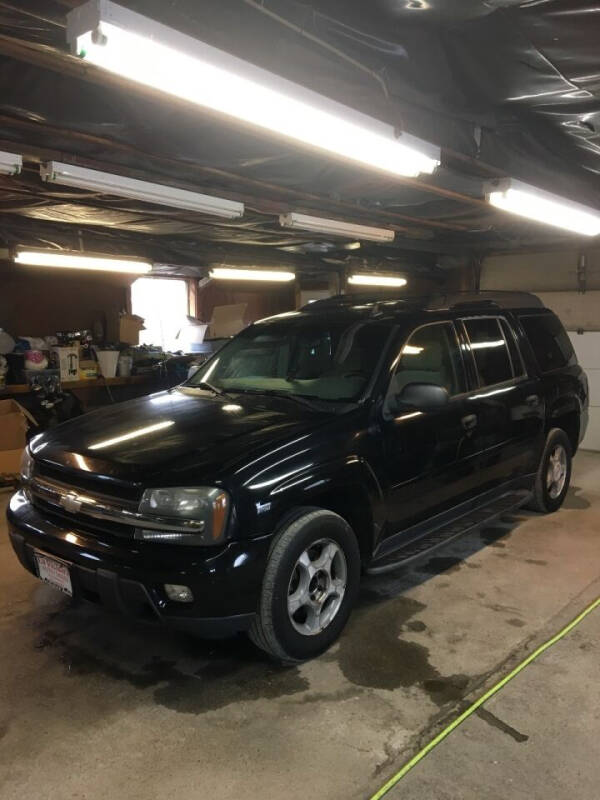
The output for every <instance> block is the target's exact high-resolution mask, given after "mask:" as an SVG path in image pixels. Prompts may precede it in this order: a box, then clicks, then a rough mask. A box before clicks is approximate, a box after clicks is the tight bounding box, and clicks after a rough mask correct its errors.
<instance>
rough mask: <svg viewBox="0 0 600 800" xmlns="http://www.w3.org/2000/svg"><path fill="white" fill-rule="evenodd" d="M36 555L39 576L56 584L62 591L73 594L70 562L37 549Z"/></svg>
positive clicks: (47, 581)
mask: <svg viewBox="0 0 600 800" xmlns="http://www.w3.org/2000/svg"><path fill="white" fill-rule="evenodd" d="M34 556H35V562H36V564H37V572H38V576H39V578H40V579H41V580H43V581H45V583H50V584H51V585H52V586H56V588H57V589H60V590H61V592H64V593H65V594H68V595H69V596H72V595H73V587H72V585H71V575H70V574H69V566H68V564H66V563H65V562H64V561H59V560H58V559H56V558H51V557H50V556H47V555H46V554H45V553H38V552H37V551H35V552H34Z"/></svg>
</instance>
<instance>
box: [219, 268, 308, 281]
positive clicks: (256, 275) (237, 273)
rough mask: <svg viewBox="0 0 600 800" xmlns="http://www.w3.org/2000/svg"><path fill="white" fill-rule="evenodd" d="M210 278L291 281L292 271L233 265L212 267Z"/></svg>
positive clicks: (293, 276)
mask: <svg viewBox="0 0 600 800" xmlns="http://www.w3.org/2000/svg"><path fill="white" fill-rule="evenodd" d="M209 274H210V277H211V278H222V279H224V280H229V281H278V282H280V283H286V282H287V281H293V280H294V278H295V277H296V275H295V274H294V273H293V272H280V271H278V270H266V269H234V268H233V267H214V268H213V269H211V271H210V273H209Z"/></svg>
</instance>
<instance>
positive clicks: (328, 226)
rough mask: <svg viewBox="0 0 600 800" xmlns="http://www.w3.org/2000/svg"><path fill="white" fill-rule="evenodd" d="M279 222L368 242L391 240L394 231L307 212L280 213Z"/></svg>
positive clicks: (300, 228)
mask: <svg viewBox="0 0 600 800" xmlns="http://www.w3.org/2000/svg"><path fill="white" fill-rule="evenodd" d="M279 224H280V225H281V226H282V227H283V228H297V229H299V230H302V231H314V232H315V233H325V234H331V235H332V236H345V237H347V238H348V239H366V240H367V241H370V242H393V241H394V237H395V235H396V234H395V233H394V231H391V230H389V229H388V228H371V227H369V226H368V225H355V224H354V223H352V222H339V221H338V220H337V219H323V218H322V217H311V216H308V215H307V214H297V213H296V212H292V213H291V214H282V215H281V216H280V217H279Z"/></svg>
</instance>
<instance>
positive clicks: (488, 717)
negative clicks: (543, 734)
mask: <svg viewBox="0 0 600 800" xmlns="http://www.w3.org/2000/svg"><path fill="white" fill-rule="evenodd" d="M475 713H476V714H477V716H478V717H479V718H480V719H482V720H483V721H484V722H487V724H488V725H491V726H492V727H493V728H497V729H498V730H499V731H502V733H506V734H507V735H508V736H510V737H511V738H512V739H514V740H515V742H519V743H523V742H526V741H527V740H528V739H529V736H527V734H525V733H520V732H519V731H518V730H517V729H516V728H513V727H512V725H508V724H507V723H506V722H504V720H501V719H500V718H499V717H497V716H496V715H495V714H492V712H491V711H488V710H487V708H478V709H477V711H476V712H475Z"/></svg>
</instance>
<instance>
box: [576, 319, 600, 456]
mask: <svg viewBox="0 0 600 800" xmlns="http://www.w3.org/2000/svg"><path fill="white" fill-rule="evenodd" d="M569 336H570V337H571V341H572V342H573V347H574V348H575V352H576V353H577V360H578V361H579V363H580V364H581V366H582V367H583V368H584V370H585V371H586V374H587V376H588V381H589V383H590V421H589V425H588V429H587V433H586V435H585V439H584V440H583V442H582V443H581V446H582V447H584V448H585V449H586V450H600V333H599V332H597V331H592V332H590V333H583V334H577V333H573V332H571V331H569Z"/></svg>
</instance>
